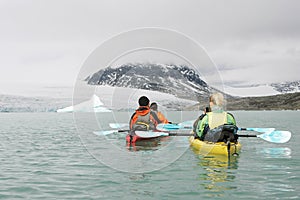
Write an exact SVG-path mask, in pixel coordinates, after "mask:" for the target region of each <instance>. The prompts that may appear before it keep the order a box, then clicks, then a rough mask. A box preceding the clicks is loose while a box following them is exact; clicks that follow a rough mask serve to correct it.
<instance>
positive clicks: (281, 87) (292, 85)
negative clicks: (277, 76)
mask: <svg viewBox="0 0 300 200" xmlns="http://www.w3.org/2000/svg"><path fill="white" fill-rule="evenodd" d="M270 86H272V87H273V88H274V90H276V91H278V92H280V93H282V94H285V93H294V92H300V80H299V81H292V82H282V83H272V84H270Z"/></svg>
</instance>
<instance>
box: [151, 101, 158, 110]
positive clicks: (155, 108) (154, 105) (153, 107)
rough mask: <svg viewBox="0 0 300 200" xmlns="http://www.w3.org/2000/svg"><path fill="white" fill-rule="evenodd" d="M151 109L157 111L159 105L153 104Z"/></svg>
mask: <svg viewBox="0 0 300 200" xmlns="http://www.w3.org/2000/svg"><path fill="white" fill-rule="evenodd" d="M150 108H151V109H152V110H155V111H157V103H155V102H153V103H151V105H150Z"/></svg>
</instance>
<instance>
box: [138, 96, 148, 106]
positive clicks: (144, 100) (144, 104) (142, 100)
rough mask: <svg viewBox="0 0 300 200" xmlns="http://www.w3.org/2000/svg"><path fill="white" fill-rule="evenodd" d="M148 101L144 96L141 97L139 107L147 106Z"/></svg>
mask: <svg viewBox="0 0 300 200" xmlns="http://www.w3.org/2000/svg"><path fill="white" fill-rule="evenodd" d="M149 102H150V101H149V99H148V98H147V97H146V96H142V97H140V98H139V105H140V106H149Z"/></svg>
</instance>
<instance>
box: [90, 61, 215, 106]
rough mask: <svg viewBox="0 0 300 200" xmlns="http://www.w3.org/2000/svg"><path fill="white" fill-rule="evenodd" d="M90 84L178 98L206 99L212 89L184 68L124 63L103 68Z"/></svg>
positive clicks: (188, 69) (91, 77)
mask: <svg viewBox="0 0 300 200" xmlns="http://www.w3.org/2000/svg"><path fill="white" fill-rule="evenodd" d="M85 80H86V81H87V83H88V84H90V85H108V86H113V87H125V88H137V89H144V90H152V91H159V92H164V93H168V94H173V95H175V96H176V97H179V98H187V97H188V98H189V99H192V100H196V99H198V97H199V96H201V97H207V96H208V95H209V93H210V92H211V91H212V90H213V88H211V87H209V86H208V85H207V84H206V83H205V82H204V81H203V80H202V79H201V78H200V77H199V75H198V74H197V73H196V72H195V71H194V70H193V69H191V68H189V67H188V66H185V65H165V64H150V63H143V64H141V63H138V64H124V65H122V66H120V67H117V68H111V67H108V68H105V69H101V70H99V71H98V72H96V73H94V74H93V75H91V76H89V77H87V78H86V79H85Z"/></svg>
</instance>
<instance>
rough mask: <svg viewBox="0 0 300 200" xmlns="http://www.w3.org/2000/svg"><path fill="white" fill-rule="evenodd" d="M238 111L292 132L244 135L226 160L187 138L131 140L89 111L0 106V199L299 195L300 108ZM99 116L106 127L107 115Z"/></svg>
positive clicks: (245, 123)
mask: <svg viewBox="0 0 300 200" xmlns="http://www.w3.org/2000/svg"><path fill="white" fill-rule="evenodd" d="M233 114H234V115H235V117H236V119H237V121H238V125H239V126H240V127H274V128H276V129H278V130H289V131H291V132H292V134H293V135H292V139H291V140H290V141H289V142H288V143H285V144H272V143H268V142H265V141H263V140H262V139H259V138H241V139H240V142H241V143H242V145H243V147H242V152H241V153H240V156H239V157H237V158H236V159H233V160H231V161H230V162H228V161H224V160H220V159H216V158H205V157H203V156H200V155H197V154H195V153H194V152H193V151H192V150H191V149H190V148H189V147H188V142H187V138H186V137H176V139H173V138H168V139H166V140H165V141H152V142H151V143H147V144H143V145H141V146H140V147H139V146H137V147H127V146H126V144H125V142H124V134H123V133H118V134H112V135H110V136H107V137H102V136H97V135H95V134H93V133H92V130H94V129H97V127H95V124H94V123H93V119H90V117H91V115H84V114H83V115H75V119H76V122H74V119H73V114H60V113H2V114H0V124H1V125H0V127H1V128H0V141H1V143H0V151H1V154H0V160H1V164H0V199H45V200H46V199H205V198H206V199H300V194H299V191H300V167H299V166H300V156H299V152H300V147H299V146H300V145H299V142H300V136H299V134H300V133H299V121H300V112H299V111H261V112H244V111H239V112H233ZM195 116H196V113H184V114H183V115H182V116H181V118H180V119H181V120H187V119H190V118H191V117H195ZM94 117H95V116H94ZM127 117H128V114H126V113H125V114H124V113H123V114H122V113H120V115H118V114H117V115H115V116H113V119H114V120H116V121H121V122H127V121H128V119H127ZM168 117H169V118H171V119H172V120H173V121H179V120H180V119H179V118H178V115H175V113H170V114H169V115H168ZM96 118H97V119H98V120H101V122H99V121H98V124H97V126H98V129H99V127H100V129H106V128H108V127H106V125H105V124H108V122H109V121H110V120H111V118H110V117H107V118H106V117H105V116H104V117H103V116H101V115H100V116H96ZM85 129H86V131H85ZM109 147H111V148H109ZM136 161H138V162H136ZM130 163H131V164H130ZM122 169H123V170H122ZM128 171H129V172H128ZM134 172H139V173H134Z"/></svg>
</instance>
